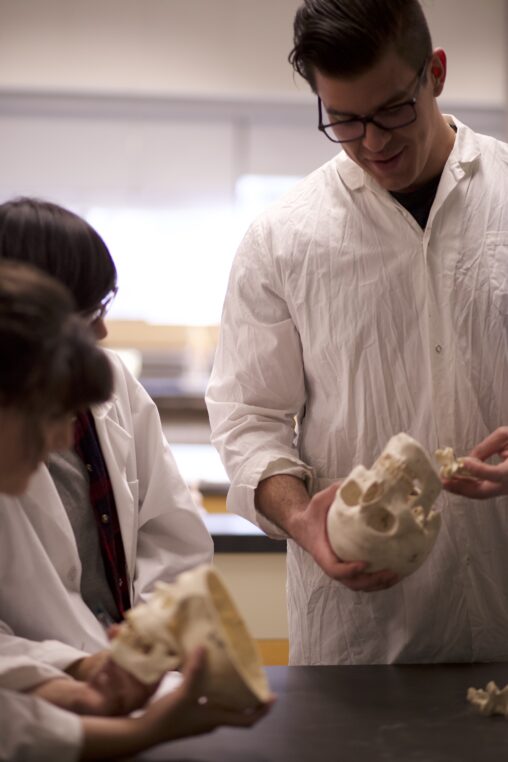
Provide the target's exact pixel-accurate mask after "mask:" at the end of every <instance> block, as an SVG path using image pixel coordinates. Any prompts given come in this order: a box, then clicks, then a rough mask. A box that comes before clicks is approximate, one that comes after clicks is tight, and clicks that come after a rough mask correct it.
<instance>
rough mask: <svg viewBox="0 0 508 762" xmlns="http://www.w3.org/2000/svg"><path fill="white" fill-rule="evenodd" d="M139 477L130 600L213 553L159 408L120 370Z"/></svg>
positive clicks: (136, 601)
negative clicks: (180, 470)
mask: <svg viewBox="0 0 508 762" xmlns="http://www.w3.org/2000/svg"><path fill="white" fill-rule="evenodd" d="M125 382H126V384H127V385H128V387H129V389H128V392H129V398H130V404H131V415H132V436H133V441H134V443H135V449H136V467H137V477H138V490H139V492H138V501H139V517H138V538H137V557H136V574H135V579H134V595H135V600H134V603H138V602H139V601H140V600H146V597H147V595H148V594H149V593H150V592H151V590H152V589H153V586H154V584H155V582H156V581H157V580H162V581H164V582H171V581H173V580H174V578H175V577H176V576H177V575H178V574H180V573H181V572H183V571H186V570H187V569H191V568H193V567H194V566H197V565H198V564H201V563H209V562H210V561H211V560H212V557H213V542H212V539H211V537H210V534H209V532H208V530H207V528H206V526H205V524H204V522H203V520H202V518H201V516H200V515H199V511H198V509H197V507H196V505H195V504H194V502H193V500H192V497H191V494H190V491H189V489H188V487H187V485H186V484H185V482H184V480H183V479H182V477H181V475H180V473H179V471H178V468H177V465H176V462H175V459H174V457H173V454H172V452H171V450H170V447H169V445H168V443H167V441H166V438H165V436H164V433H163V431H162V425H161V421H160V417H159V412H158V410H157V407H156V405H155V404H154V402H153V400H152V399H151V398H150V397H149V395H148V394H147V393H146V391H145V390H144V388H143V387H142V386H141V384H140V383H138V381H137V380H136V379H135V378H134V377H133V376H132V374H130V373H129V371H127V370H126V369H125Z"/></svg>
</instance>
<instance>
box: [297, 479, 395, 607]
mask: <svg viewBox="0 0 508 762" xmlns="http://www.w3.org/2000/svg"><path fill="white" fill-rule="evenodd" d="M339 486H340V483H339V482H336V483H335V484H331V485H330V486H329V487H326V489H324V490H321V492H317V493H316V494H315V495H314V497H312V498H311V500H310V502H309V503H308V505H307V507H306V508H305V509H304V510H303V511H299V512H298V513H296V514H295V516H294V519H293V521H292V525H291V528H292V537H293V539H294V540H295V541H296V542H297V543H298V544H299V545H301V547H302V548H304V550H306V551H307V552H308V553H310V555H311V556H312V557H313V559H314V561H315V562H316V563H317V564H318V565H319V566H320V567H321V568H322V569H323V571H324V572H325V573H326V574H327V575H328V576H329V577H331V578H332V579H336V580H337V581H338V582H341V583H342V584H343V585H345V587H348V588H349V589H350V590H354V591H356V592H359V591H362V592H366V593H368V592H376V591H378V590H386V589H387V588H388V587H392V585H395V584H396V583H397V582H398V581H399V577H398V575H397V574H395V573H394V572H392V571H390V570H389V569H383V570H381V571H377V572H367V571H365V570H366V568H367V566H368V564H367V563H366V562H365V561H342V560H341V559H340V558H337V556H336V555H335V553H334V551H333V549H332V547H331V545H330V541H329V539H328V533H327V531H326V517H327V514H328V511H329V509H330V506H331V504H332V503H333V501H334V499H335V495H336V493H337V489H338V487H339Z"/></svg>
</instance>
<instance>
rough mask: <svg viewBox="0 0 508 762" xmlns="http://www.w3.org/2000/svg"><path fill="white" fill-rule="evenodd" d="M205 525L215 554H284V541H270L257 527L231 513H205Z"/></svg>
mask: <svg viewBox="0 0 508 762" xmlns="http://www.w3.org/2000/svg"><path fill="white" fill-rule="evenodd" d="M204 520H205V524H206V526H207V528H208V531H209V532H210V534H211V535H212V539H213V544H214V548H215V552H216V553H285V552H286V543H285V541H284V540H272V539H271V538H270V537H267V536H266V534H265V533H264V532H262V531H261V529H259V527H257V526H255V525H254V524H251V522H250V521H247V520H246V519H243V518H242V517H241V516H236V515H235V514H233V513H207V514H206V515H204Z"/></svg>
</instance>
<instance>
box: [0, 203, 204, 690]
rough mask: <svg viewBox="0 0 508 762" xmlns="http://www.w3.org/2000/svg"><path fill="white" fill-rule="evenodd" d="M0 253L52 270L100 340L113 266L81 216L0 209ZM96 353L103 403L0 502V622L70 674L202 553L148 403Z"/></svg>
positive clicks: (200, 526)
mask: <svg viewBox="0 0 508 762" xmlns="http://www.w3.org/2000/svg"><path fill="white" fill-rule="evenodd" d="M0 260H17V261H20V262H25V263H30V264H32V265H34V266H35V267H37V268H39V269H41V270H43V271H45V272H46V273H49V274H50V275H53V276H54V277H55V278H57V279H58V280H59V281H60V282H62V283H63V284H64V285H66V286H67V288H68V289H69V290H70V291H71V293H72V295H73V297H74V299H75V302H76V304H77V307H78V310H79V312H80V314H81V315H82V316H83V317H84V318H85V319H86V320H87V321H88V322H89V323H90V325H91V327H92V329H93V331H94V333H95V335H96V336H97V338H98V339H101V338H103V337H104V336H105V335H106V333H107V331H106V327H105V324H104V316H105V312H106V310H107V307H108V305H109V303H110V300H111V299H112V298H113V296H114V294H115V292H116V270H115V266H114V263H113V261H112V259H111V256H110V254H109V251H108V249H107V247H106V245H105V244H104V242H103V241H102V239H101V238H100V236H99V235H98V234H97V232H96V231H95V230H93V228H91V226H90V225H88V224H87V223H86V222H85V221H84V220H83V219H81V218H80V217H78V216H77V215H74V214H73V213H71V212H69V211H67V210H65V209H63V208H62V207H59V206H57V205H54V204H50V203H45V202H42V201H36V200H32V199H19V200H16V201H13V202H8V203H5V204H2V205H0ZM107 354H108V356H109V359H110V362H111V365H112V368H113V375H114V393H113V396H112V398H111V399H110V400H109V401H108V402H105V403H102V404H100V405H97V406H94V407H92V408H91V409H90V410H87V411H83V412H81V413H80V414H79V415H78V417H77V421H76V425H75V431H74V443H73V446H72V447H71V448H69V449H68V450H66V451H65V452H62V453H61V454H59V455H57V456H51V457H50V458H49V459H48V462H47V463H44V464H41V466H40V467H39V468H38V470H37V472H36V473H35V475H34V476H33V477H32V479H31V480H30V483H29V485H28V489H27V491H26V493H25V494H24V495H23V496H22V497H14V498H13V497H11V498H9V497H0V522H1V532H0V574H1V576H2V580H3V583H4V584H3V585H2V588H1V590H0V612H1V613H0V618H1V619H2V620H3V621H4V622H5V623H6V625H8V626H9V627H10V628H11V629H12V630H13V631H14V632H15V633H16V635H17V636H18V637H22V638H26V639H29V640H30V641H44V640H46V639H53V638H57V639H58V640H60V641H62V643H63V644H65V646H66V648H65V649H63V650H62V653H61V654H59V653H58V651H56V652H55V651H52V652H51V653H48V659H49V660H52V661H53V663H55V665H56V666H58V667H60V668H65V669H67V670H68V671H70V672H71V674H73V675H74V676H75V677H78V678H80V679H86V678H87V677H88V676H89V674H90V673H91V672H92V671H93V670H95V669H96V667H97V665H98V663H100V659H101V655H100V652H101V650H102V649H104V648H105V647H106V646H107V637H106V634H105V628H104V625H105V624H107V623H109V622H115V621H119V620H120V619H121V617H122V615H123V613H124V611H125V610H126V609H127V608H129V607H130V606H131V605H134V604H136V603H139V602H140V601H141V600H143V599H144V598H145V597H146V596H147V595H148V594H149V593H150V591H151V589H152V587H153V585H154V583H155V582H156V581H157V580H165V581H171V580H173V579H174V577H175V576H176V575H178V574H179V573H180V572H182V571H184V570H186V569H189V568H192V567H194V566H196V565H197V564H199V563H204V562H209V561H210V560H211V558H212V552H213V545H212V540H211V538H210V536H209V533H208V531H207V529H206V528H205V525H204V523H203V521H202V519H201V518H200V516H199V513H198V511H197V509H196V507H195V505H194V504H193V502H192V498H191V496H190V493H189V490H188V489H187V487H186V485H185V484H184V482H183V479H182V478H181V476H180V474H179V472H178V470H177V467H176V464H175V461H174V458H173V456H172V454H171V451H170V448H169V446H168V444H167V442H166V441H165V438H164V435H163V432H162V428H161V424H160V419H159V415H158V411H157V408H156V406H155V404H154V403H153V401H152V400H151V399H150V397H149V396H148V395H147V393H146V392H145V390H144V389H143V387H142V386H141V385H140V384H139V383H138V381H137V380H136V379H135V378H134V377H133V376H132V375H131V373H130V372H129V371H128V370H127V369H126V368H125V366H124V365H123V363H122V362H121V361H120V359H119V358H118V357H117V356H116V355H115V354H114V353H112V352H108V353H107ZM14 548H15V549H16V552H15V553H14V552H13V549H14ZM41 602H42V603H43V605H41ZM35 607H37V611H38V613H37V617H34V615H33V611H34V608H35ZM2 637H5V638H8V637H10V636H8V635H0V642H1V639H2ZM68 647H71V649H73V652H72V653H71V654H69V650H68ZM96 652H99V653H98V654H97V653H96ZM90 653H96V655H95V656H92V657H89V656H88V654H90Z"/></svg>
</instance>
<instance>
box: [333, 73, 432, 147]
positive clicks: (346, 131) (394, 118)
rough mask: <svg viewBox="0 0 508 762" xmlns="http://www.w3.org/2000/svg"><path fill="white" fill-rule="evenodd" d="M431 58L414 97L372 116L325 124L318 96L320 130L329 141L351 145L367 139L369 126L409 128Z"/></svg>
mask: <svg viewBox="0 0 508 762" xmlns="http://www.w3.org/2000/svg"><path fill="white" fill-rule="evenodd" d="M429 60H430V59H429V58H426V59H425V61H424V62H423V65H422V67H421V69H420V70H419V71H418V73H417V75H416V77H417V81H416V85H415V89H414V92H413V97H412V98H410V99H409V100H407V101H402V102H401V103H395V104H394V105H393V106H387V107H386V108H382V109H379V111H376V112H375V113H374V114H372V115H371V116H356V114H344V118H342V119H339V120H337V121H336V122H330V124H323V106H322V103H321V98H320V97H319V96H318V112H319V123H318V130H319V131H320V132H324V134H325V135H326V137H327V138H328V140H331V141H332V142H333V143H350V142H351V141H352V140H361V139H362V138H363V137H365V133H366V131H367V125H368V124H375V125H376V127H379V128H380V129H382V130H396V129H398V128H399V127H407V126H408V124H412V123H413V122H415V121H416V117H417V113H416V99H417V97H418V92H419V90H420V87H421V86H422V83H423V80H424V75H425V71H426V69H427V64H428V62H429Z"/></svg>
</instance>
